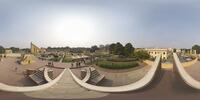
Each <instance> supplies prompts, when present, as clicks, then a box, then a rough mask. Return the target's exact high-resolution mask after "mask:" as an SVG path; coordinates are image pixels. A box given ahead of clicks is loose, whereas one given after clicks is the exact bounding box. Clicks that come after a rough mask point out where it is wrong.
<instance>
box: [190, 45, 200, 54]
mask: <svg viewBox="0 0 200 100" xmlns="http://www.w3.org/2000/svg"><path fill="white" fill-rule="evenodd" d="M192 50H196V52H197V54H199V53H200V46H199V45H194V46H192Z"/></svg>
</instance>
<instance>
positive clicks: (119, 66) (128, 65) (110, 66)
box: [97, 60, 139, 69]
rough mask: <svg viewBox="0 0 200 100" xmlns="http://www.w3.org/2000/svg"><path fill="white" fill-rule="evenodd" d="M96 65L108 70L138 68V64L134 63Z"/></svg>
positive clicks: (107, 62)
mask: <svg viewBox="0 0 200 100" xmlns="http://www.w3.org/2000/svg"><path fill="white" fill-rule="evenodd" d="M97 65H98V66H100V67H103V68H108V69H127V68H133V67H136V66H138V65H139V64H138V63H137V62H136V61H131V62H112V61H106V60H104V61H98V62H97Z"/></svg>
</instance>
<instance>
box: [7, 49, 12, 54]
mask: <svg viewBox="0 0 200 100" xmlns="http://www.w3.org/2000/svg"><path fill="white" fill-rule="evenodd" d="M12 53H13V52H12V50H11V49H6V50H5V54H12Z"/></svg>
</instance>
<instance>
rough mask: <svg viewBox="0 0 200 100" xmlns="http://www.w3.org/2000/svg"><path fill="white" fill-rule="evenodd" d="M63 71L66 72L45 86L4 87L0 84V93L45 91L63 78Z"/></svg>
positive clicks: (4, 85)
mask: <svg viewBox="0 0 200 100" xmlns="http://www.w3.org/2000/svg"><path fill="white" fill-rule="evenodd" d="M65 71H66V69H64V70H63V72H62V73H61V74H60V75H59V76H58V77H57V78H55V79H54V80H52V81H51V82H48V83H46V84H43V85H39V86H26V87H18V86H10V85H6V84H3V83H0V91H7V92H33V91H40V90H44V89H47V88H49V87H51V86H53V85H54V84H56V83H57V82H58V81H59V80H60V79H61V77H62V76H63V74H64V72H65Z"/></svg>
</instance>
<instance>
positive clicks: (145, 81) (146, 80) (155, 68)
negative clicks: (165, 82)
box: [68, 56, 161, 93]
mask: <svg viewBox="0 0 200 100" xmlns="http://www.w3.org/2000/svg"><path fill="white" fill-rule="evenodd" d="M160 69H161V56H158V57H157V58H156V60H155V62H154V64H153V65H152V67H151V69H150V70H149V71H148V72H147V74H146V75H145V76H144V77H143V78H142V79H140V80H139V81H137V82H134V83H132V84H129V85H124V86H117V87H103V86H95V85H91V84H88V83H85V82H83V81H82V80H80V79H79V78H77V77H76V76H75V75H74V74H73V72H72V71H71V70H70V69H68V70H69V71H70V73H71V76H72V77H73V80H74V81H75V82H77V83H78V84H79V85H80V86H82V87H84V88H86V89H89V90H93V91H98V92H110V93H112V92H128V91H135V90H138V89H141V88H144V87H145V86H147V85H149V84H150V83H151V82H152V81H153V80H154V78H155V76H156V75H157V74H158V73H159V72H160Z"/></svg>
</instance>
